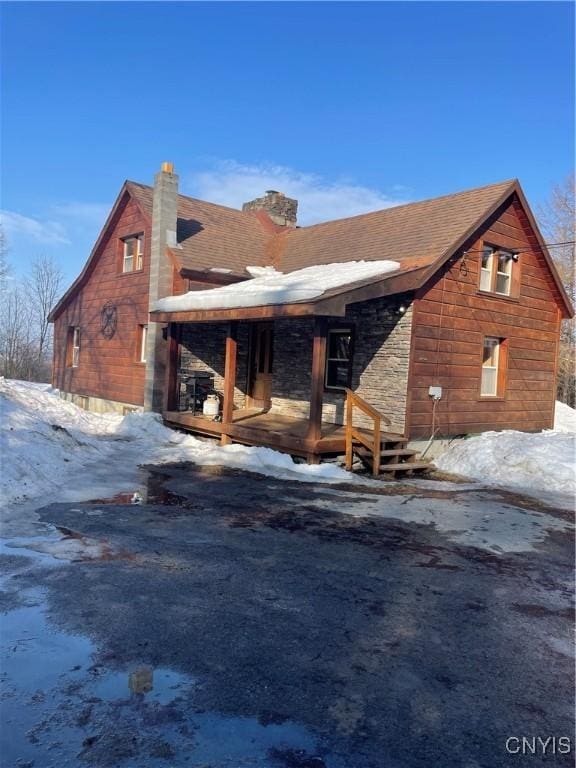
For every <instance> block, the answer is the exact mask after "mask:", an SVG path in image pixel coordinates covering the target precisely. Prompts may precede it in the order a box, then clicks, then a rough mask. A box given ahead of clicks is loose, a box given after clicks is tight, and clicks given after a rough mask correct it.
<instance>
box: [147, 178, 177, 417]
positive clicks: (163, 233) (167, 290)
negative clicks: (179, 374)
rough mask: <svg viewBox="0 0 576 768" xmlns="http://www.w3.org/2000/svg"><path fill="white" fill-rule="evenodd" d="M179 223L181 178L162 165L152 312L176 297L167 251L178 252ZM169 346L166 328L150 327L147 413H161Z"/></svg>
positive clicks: (155, 209) (155, 211) (155, 206)
mask: <svg viewBox="0 0 576 768" xmlns="http://www.w3.org/2000/svg"><path fill="white" fill-rule="evenodd" d="M177 220H178V176H177V175H176V174H175V173H174V166H173V164H172V163H162V167H161V168H160V171H159V172H158V173H157V174H156V176H155V177H154V195H153V198H152V237H151V244H150V291H149V309H152V307H153V305H154V303H155V302H156V301H157V300H158V299H162V298H164V297H165V296H171V295H172V288H173V280H174V275H173V267H172V264H171V262H170V260H169V259H168V258H167V256H166V248H167V247H169V248H178V247H179V246H178V243H177V240H176V224H177ZM167 355H168V344H167V342H166V339H165V327H164V326H163V325H162V324H161V323H149V324H148V334H147V338H146V382H145V385H144V410H145V411H161V410H162V405H163V392H164V379H165V370H166V365H167Z"/></svg>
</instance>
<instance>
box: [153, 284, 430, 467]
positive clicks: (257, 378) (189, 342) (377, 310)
mask: <svg viewBox="0 0 576 768" xmlns="http://www.w3.org/2000/svg"><path fill="white" fill-rule="evenodd" d="M396 287H398V286H396ZM370 289H371V290H370V292H367V291H366V288H365V289H363V290H362V292H361V293H359V292H358V291H354V292H349V293H347V294H346V295H343V294H341V293H340V294H338V295H337V296H327V295H326V294H324V295H323V296H322V297H321V298H320V299H319V300H316V301H307V302H295V303H285V304H275V305H267V306H241V307H240V306H238V307H230V306H228V307H222V308H220V307H214V308H212V307H210V308H208V307H202V308H193V309H186V310H181V309H174V310H167V309H162V310H161V309H157V310H155V311H153V312H151V314H150V320H151V321H155V322H158V323H165V324H166V325H167V329H166V336H167V341H168V352H167V356H166V357H165V360H166V365H165V384H164V387H163V407H162V413H163V417H164V420H165V422H166V423H167V424H168V425H170V426H174V427H176V428H179V429H185V430H189V431H190V432H193V433H196V434H201V435H206V436H211V437H216V438H219V439H220V441H221V443H222V444H223V445H226V444H228V443H231V442H237V443H242V444H246V445H255V446H265V447H269V448H272V449H275V450H278V451H282V452H285V453H289V454H291V455H294V456H299V457H303V458H305V459H306V460H307V461H308V462H310V463H318V462H319V461H320V460H321V458H322V457H323V456H329V455H335V454H346V464H347V467H348V468H351V467H352V463H353V454H355V455H356V456H359V457H360V458H361V459H362V460H364V461H365V463H366V464H367V465H368V466H370V467H371V468H372V470H373V473H374V474H375V475H376V474H378V473H379V472H380V470H381V469H382V470H384V471H387V470H388V469H389V470H390V471H391V472H395V471H396V469H400V465H402V467H404V465H405V464H406V465H407V464H408V463H412V462H414V460H415V455H416V452H415V451H411V450H408V449H407V447H406V446H407V442H408V440H407V438H406V437H405V434H404V425H405V400H406V391H407V374H408V357H409V348H410V333H411V313H410V304H409V302H406V299H405V297H404V296H400V297H399V296H398V295H396V296H393V297H392V296H389V295H384V296H383V295H381V294H382V292H383V293H388V291H378V292H376V291H374V290H373V287H372V286H370ZM389 290H390V289H389ZM217 291H218V289H215V290H214V291H208V292H202V293H204V294H207V293H210V294H212V295H214V294H216V293H217ZM374 293H376V295H374ZM187 297H192V298H193V294H187ZM406 306H407V307H408V310H406ZM186 376H188V377H189V378H190V379H193V380H194V381H195V382H197V381H200V380H202V386H205V387H208V388H209V389H210V392H211V393H213V399H214V397H217V399H218V413H217V415H215V416H214V415H212V414H210V415H208V413H207V412H206V410H205V409H202V408H197V407H196V404H195V401H194V397H195V396H193V397H192V401H193V403H194V404H193V406H192V407H188V406H187V402H188V401H186V402H185V404H184V406H183V405H182V399H181V395H182V392H183V391H185V388H184V385H183V377H186ZM186 386H187V385H186ZM193 386H194V388H195V387H196V384H194V385H193ZM194 391H195V389H194ZM384 465H388V466H387V467H386V469H385V467H384ZM406 468H407V467H406ZM412 468H413V469H417V466H416V464H414V465H413V467H412Z"/></svg>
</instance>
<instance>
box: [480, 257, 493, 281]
mask: <svg viewBox="0 0 576 768" xmlns="http://www.w3.org/2000/svg"><path fill="white" fill-rule="evenodd" d="M493 251H494V249H493V248H483V250H482V266H481V268H480V290H481V291H489V290H490V289H491V288H492V261H493Z"/></svg>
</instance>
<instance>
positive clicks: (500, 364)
mask: <svg viewBox="0 0 576 768" xmlns="http://www.w3.org/2000/svg"><path fill="white" fill-rule="evenodd" d="M505 369H506V340H505V339H497V338H495V337H493V336H485V337H484V344H483V350H482V379H481V384H480V395H481V396H482V397H502V396H503V395H504V385H505V372H506V371H505Z"/></svg>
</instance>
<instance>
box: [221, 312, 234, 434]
mask: <svg viewBox="0 0 576 768" xmlns="http://www.w3.org/2000/svg"><path fill="white" fill-rule="evenodd" d="M237 339H238V322H237V321H236V320H231V321H230V324H229V326H228V333H227V335H226V362H225V365H224V403H223V405H222V427H223V429H224V430H225V429H226V425H227V424H231V423H232V412H233V411H234V387H235V385H236V352H237V347H238V341H237ZM231 442H232V440H231V439H230V437H229V435H226V434H225V433H224V432H223V433H222V436H221V438H220V443H221V444H222V445H228V443H231Z"/></svg>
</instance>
